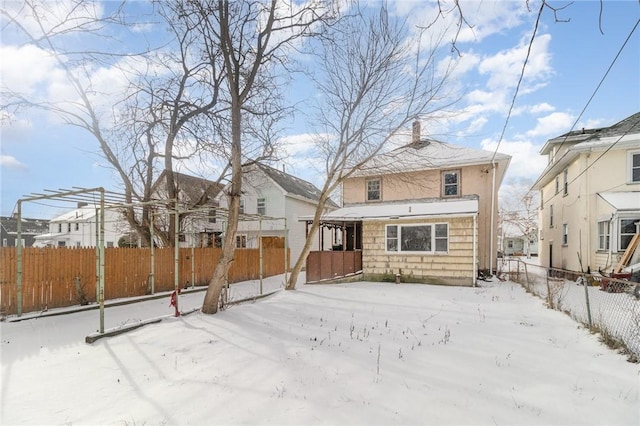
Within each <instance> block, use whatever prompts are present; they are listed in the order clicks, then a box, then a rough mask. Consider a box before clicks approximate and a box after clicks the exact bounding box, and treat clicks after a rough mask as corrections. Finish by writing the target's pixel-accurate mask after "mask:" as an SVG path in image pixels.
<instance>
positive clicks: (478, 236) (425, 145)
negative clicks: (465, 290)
mask: <svg viewBox="0 0 640 426" xmlns="http://www.w3.org/2000/svg"><path fill="white" fill-rule="evenodd" d="M510 160H511V157H510V156H508V155H504V154H500V153H494V152H491V151H484V150H477V149H471V148H466V147H462V146H456V145H452V144H448V143H444V142H440V141H436V140H429V139H422V138H421V136H420V124H419V122H415V123H414V125H413V134H412V137H411V143H409V144H407V145H405V146H402V147H400V148H398V149H395V150H393V151H391V152H389V153H385V154H382V155H378V156H376V157H374V158H372V160H371V161H369V162H368V163H367V164H366V165H365V167H364V168H362V169H361V170H358V171H356V172H355V173H354V175H353V176H352V177H350V178H349V179H347V180H345V182H344V184H343V186H342V196H343V206H344V207H343V208H341V209H338V210H335V211H333V212H331V213H329V214H327V215H325V216H324V217H323V221H324V222H323V224H325V225H334V226H335V225H339V224H340V223H348V224H351V226H352V227H353V228H354V232H353V243H352V244H348V246H343V247H342V249H346V250H349V249H350V248H351V249H352V250H356V251H360V252H361V256H362V264H361V268H362V272H363V276H364V279H381V280H388V279H396V280H401V281H412V282H413V281H415V282H429V283H439V284H454V285H474V284H475V283H476V279H477V273H478V270H489V269H494V267H495V264H496V258H497V251H498V246H497V224H498V188H499V187H500V184H501V182H502V179H503V177H504V175H505V172H506V170H507V167H508V165H509V162H510ZM347 226H349V225H347ZM345 235H346V237H347V243H349V240H350V239H351V238H350V235H349V234H348V233H347V234H345ZM358 255H359V254H358ZM313 259H314V258H312V261H314V260H313ZM322 262H323V261H322V260H320V263H322ZM314 269H315V268H314V266H313V265H311V264H308V267H307V278H308V279H309V275H310V271H311V272H312V275H313V271H314ZM322 269H324V267H322ZM334 275H335V274H334ZM322 278H324V276H322ZM311 280H313V278H311Z"/></svg>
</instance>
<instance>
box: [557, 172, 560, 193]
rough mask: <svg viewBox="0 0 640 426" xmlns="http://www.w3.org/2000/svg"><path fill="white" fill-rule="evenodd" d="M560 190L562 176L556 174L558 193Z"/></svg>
mask: <svg viewBox="0 0 640 426" xmlns="http://www.w3.org/2000/svg"><path fill="white" fill-rule="evenodd" d="M558 192H560V176H556V194H557V193H558Z"/></svg>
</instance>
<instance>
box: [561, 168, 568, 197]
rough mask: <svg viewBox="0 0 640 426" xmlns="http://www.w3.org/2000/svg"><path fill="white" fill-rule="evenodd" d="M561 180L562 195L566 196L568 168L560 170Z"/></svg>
mask: <svg viewBox="0 0 640 426" xmlns="http://www.w3.org/2000/svg"><path fill="white" fill-rule="evenodd" d="M562 181H563V182H562V196H563V197H566V196H567V195H569V169H564V170H563V171H562Z"/></svg>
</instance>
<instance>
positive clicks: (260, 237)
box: [258, 216, 262, 294]
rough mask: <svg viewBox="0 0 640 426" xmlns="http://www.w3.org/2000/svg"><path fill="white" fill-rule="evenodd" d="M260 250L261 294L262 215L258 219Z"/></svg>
mask: <svg viewBox="0 0 640 426" xmlns="http://www.w3.org/2000/svg"><path fill="white" fill-rule="evenodd" d="M258 250H259V252H260V294H262V216H260V220H259V221H258Z"/></svg>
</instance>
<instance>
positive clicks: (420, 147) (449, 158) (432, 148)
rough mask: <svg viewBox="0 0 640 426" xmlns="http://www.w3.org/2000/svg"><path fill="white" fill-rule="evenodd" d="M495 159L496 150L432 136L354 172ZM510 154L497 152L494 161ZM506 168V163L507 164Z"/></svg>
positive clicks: (428, 167) (449, 165)
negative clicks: (477, 147) (453, 142)
mask: <svg viewBox="0 0 640 426" xmlns="http://www.w3.org/2000/svg"><path fill="white" fill-rule="evenodd" d="M493 159H494V152H493V151H485V150H482V149H474V148H468V147H464V146H459V145H453V144H449V143H445V142H440V141H436V140H431V139H422V140H420V142H416V143H410V144H408V145H405V146H402V147H400V148H397V149H394V150H393V151H390V152H388V153H385V154H381V155H377V156H375V157H373V158H372V159H371V160H370V161H368V162H367V163H366V164H365V165H364V167H363V168H362V169H361V170H358V171H356V172H355V173H354V176H369V175H374V174H375V175H379V174H387V173H403V172H412V171H419V170H432V169H442V168H453V167H459V166H471V165H477V164H489V163H491V161H492V160H493ZM510 160H511V156H509V155H506V154H501V153H495V161H497V162H500V163H503V162H504V163H507V164H508V162H509V161H510ZM505 169H506V166H505Z"/></svg>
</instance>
